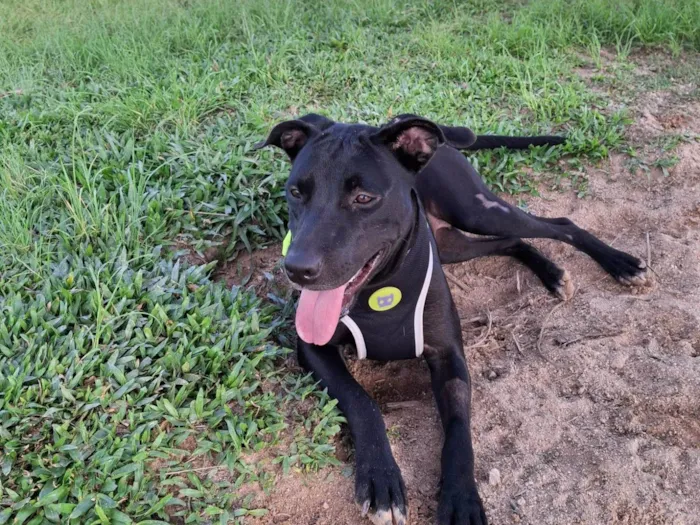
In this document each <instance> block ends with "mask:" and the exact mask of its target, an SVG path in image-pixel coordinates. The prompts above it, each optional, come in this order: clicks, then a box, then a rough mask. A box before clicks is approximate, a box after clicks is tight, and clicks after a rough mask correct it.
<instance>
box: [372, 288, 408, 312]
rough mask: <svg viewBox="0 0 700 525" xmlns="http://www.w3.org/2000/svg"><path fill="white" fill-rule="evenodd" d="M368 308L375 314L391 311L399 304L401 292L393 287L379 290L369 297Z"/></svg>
mask: <svg viewBox="0 0 700 525" xmlns="http://www.w3.org/2000/svg"><path fill="white" fill-rule="evenodd" d="M368 302H369V307H370V308H371V309H372V310H374V311H375V312H385V311H387V310H391V309H392V308H393V307H394V306H396V305H397V304H399V303H400V302H401V290H399V289H398V288H396V287H394V286H385V287H384V288H380V289H379V290H377V291H376V292H374V293H373V294H372V295H370V296H369V301H368Z"/></svg>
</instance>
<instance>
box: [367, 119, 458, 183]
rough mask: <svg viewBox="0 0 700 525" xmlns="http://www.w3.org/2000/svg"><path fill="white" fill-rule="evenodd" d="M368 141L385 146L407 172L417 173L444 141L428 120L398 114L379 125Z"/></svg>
mask: <svg viewBox="0 0 700 525" xmlns="http://www.w3.org/2000/svg"><path fill="white" fill-rule="evenodd" d="M371 139H372V141H373V142H375V143H376V144H381V145H384V146H386V147H388V148H389V149H390V150H391V151H392V153H393V154H394V155H395V156H396V158H397V159H398V161H399V162H400V163H401V164H403V165H404V167H406V168H407V169H408V170H410V171H414V172H418V171H420V170H421V169H422V168H423V166H425V165H426V164H427V163H428V161H429V160H430V159H431V158H432V157H433V155H434V154H435V151H437V149H438V147H439V146H440V144H443V143H444V142H445V135H444V134H443V132H442V130H441V129H440V126H438V125H437V124H435V123H434V122H431V121H430V120H428V119H424V118H421V117H417V116H415V115H402V116H399V117H396V118H395V119H393V120H392V121H391V122H389V123H388V124H385V125H384V126H382V127H381V128H380V129H379V131H377V132H376V133H374V134H373V135H372V136H371Z"/></svg>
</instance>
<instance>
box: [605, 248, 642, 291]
mask: <svg viewBox="0 0 700 525" xmlns="http://www.w3.org/2000/svg"><path fill="white" fill-rule="evenodd" d="M603 267H604V268H605V269H606V270H607V271H608V273H610V275H612V276H613V277H614V278H615V280H617V282H619V283H620V284H624V285H625V286H645V285H647V284H649V281H650V276H649V272H648V268H647V265H646V263H645V262H644V261H642V260H641V259H637V258H636V257H634V256H632V255H629V254H627V253H624V252H620V254H619V255H618V256H617V257H615V258H614V259H613V260H611V261H608V262H607V264H606V265H605V266H603Z"/></svg>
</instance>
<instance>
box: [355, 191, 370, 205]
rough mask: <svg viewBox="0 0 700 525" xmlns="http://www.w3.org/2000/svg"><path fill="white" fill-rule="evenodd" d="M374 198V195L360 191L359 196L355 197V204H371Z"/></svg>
mask: <svg viewBox="0 0 700 525" xmlns="http://www.w3.org/2000/svg"><path fill="white" fill-rule="evenodd" d="M373 200H374V197H371V196H369V195H367V194H365V193H360V194H359V195H358V196H357V197H355V204H369V203H370V202H372V201H373Z"/></svg>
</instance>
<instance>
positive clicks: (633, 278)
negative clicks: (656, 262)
mask: <svg viewBox="0 0 700 525" xmlns="http://www.w3.org/2000/svg"><path fill="white" fill-rule="evenodd" d="M638 268H639V270H637V271H635V272H634V273H628V274H626V275H620V276H619V277H618V278H617V282H619V283H620V284H624V285H625V286H646V285H647V284H649V272H647V269H646V264H644V262H641V264H640V266H638Z"/></svg>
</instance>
